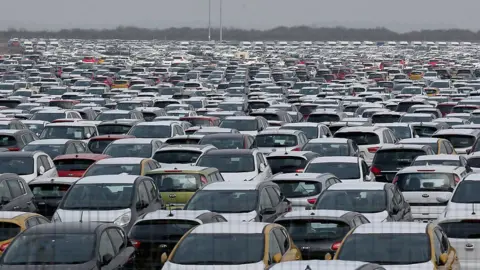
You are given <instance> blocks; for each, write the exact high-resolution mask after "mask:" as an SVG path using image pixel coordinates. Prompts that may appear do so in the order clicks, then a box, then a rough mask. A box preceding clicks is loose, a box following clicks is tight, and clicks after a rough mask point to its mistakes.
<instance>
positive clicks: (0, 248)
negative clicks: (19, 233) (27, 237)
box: [0, 243, 10, 252]
mask: <svg viewBox="0 0 480 270" xmlns="http://www.w3.org/2000/svg"><path fill="white" fill-rule="evenodd" d="M9 244H10V243H5V244H2V245H1V246H0V251H1V252H4V251H5V249H7V247H8V245H9Z"/></svg>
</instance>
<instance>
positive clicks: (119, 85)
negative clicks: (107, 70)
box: [112, 80, 130, 88]
mask: <svg viewBox="0 0 480 270" xmlns="http://www.w3.org/2000/svg"><path fill="white" fill-rule="evenodd" d="M129 86H130V82H129V81H128V80H115V81H114V82H113V84H112V88H128V87H129Z"/></svg>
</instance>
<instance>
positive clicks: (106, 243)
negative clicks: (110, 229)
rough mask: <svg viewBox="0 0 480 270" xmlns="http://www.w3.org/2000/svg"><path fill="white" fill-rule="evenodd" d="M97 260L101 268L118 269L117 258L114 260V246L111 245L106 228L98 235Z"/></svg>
mask: <svg viewBox="0 0 480 270" xmlns="http://www.w3.org/2000/svg"><path fill="white" fill-rule="evenodd" d="M98 260H99V261H100V264H101V265H102V267H101V270H114V269H119V267H120V266H121V264H120V262H119V260H115V248H114V247H113V244H112V240H110V236H109V235H108V233H107V230H105V231H103V232H102V234H101V235H100V241H99V243H98Z"/></svg>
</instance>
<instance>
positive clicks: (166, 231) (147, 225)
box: [130, 219, 200, 242]
mask: <svg viewBox="0 0 480 270" xmlns="http://www.w3.org/2000/svg"><path fill="white" fill-rule="evenodd" d="M198 225H200V224H199V223H198V222H197V221H193V220H177V219H168V220H162V219H160V220H144V221H140V222H138V223H136V224H135V226H133V227H132V229H131V231H130V237H132V238H133V239H135V240H137V241H142V240H144V241H147V242H150V241H152V239H155V241H169V240H170V241H171V240H175V241H178V240H180V238H182V236H183V235H184V234H185V233H187V232H188V231H189V230H190V229H192V228H193V227H196V226H198Z"/></svg>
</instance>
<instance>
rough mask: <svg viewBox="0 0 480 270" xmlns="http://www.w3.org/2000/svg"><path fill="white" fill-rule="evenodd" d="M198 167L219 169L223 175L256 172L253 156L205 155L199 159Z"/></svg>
mask: <svg viewBox="0 0 480 270" xmlns="http://www.w3.org/2000/svg"><path fill="white" fill-rule="evenodd" d="M196 165H197V166H201V167H213V168H218V169H219V170H220V172H222V173H233V172H253V171H256V170H255V160H254V158H253V156H252V155H205V156H202V157H200V158H199V159H198V161H197V164H196ZM247 180H248V179H247Z"/></svg>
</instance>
